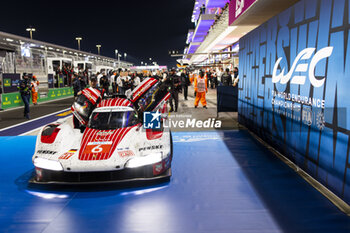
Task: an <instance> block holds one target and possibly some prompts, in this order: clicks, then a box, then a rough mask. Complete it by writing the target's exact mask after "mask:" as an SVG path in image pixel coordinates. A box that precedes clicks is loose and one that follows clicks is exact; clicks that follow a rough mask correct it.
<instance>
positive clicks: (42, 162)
mask: <svg viewBox="0 0 350 233" xmlns="http://www.w3.org/2000/svg"><path fill="white" fill-rule="evenodd" d="M34 166H35V167H38V168H42V169H47V170H52V171H63V167H62V165H61V163H60V162H58V161H54V160H49V159H43V158H35V159H34Z"/></svg>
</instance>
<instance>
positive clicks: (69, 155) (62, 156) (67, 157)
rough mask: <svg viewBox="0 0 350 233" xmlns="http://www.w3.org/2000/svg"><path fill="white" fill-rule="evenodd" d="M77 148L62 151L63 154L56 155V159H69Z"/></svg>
mask: <svg viewBox="0 0 350 233" xmlns="http://www.w3.org/2000/svg"><path fill="white" fill-rule="evenodd" d="M77 151H78V150H76V149H71V150H69V151H68V152H66V153H64V154H63V155H61V156H60V157H58V159H64V160H67V159H69V158H70V157H72V156H73V155H74V154H75V152H77Z"/></svg>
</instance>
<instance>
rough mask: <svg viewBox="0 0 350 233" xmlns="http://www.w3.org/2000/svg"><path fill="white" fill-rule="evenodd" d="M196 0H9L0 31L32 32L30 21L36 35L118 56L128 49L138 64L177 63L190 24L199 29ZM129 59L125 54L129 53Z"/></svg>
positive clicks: (35, 37) (134, 61) (89, 50)
mask: <svg viewBox="0 0 350 233" xmlns="http://www.w3.org/2000/svg"><path fill="white" fill-rule="evenodd" d="M193 6H194V0H137V1H135V0H123V1H120V0H119V1H118V0H114V1H111V0H109V1H107V0H98V1H86V0H85V1H82V0H78V1H75V0H71V1H64V0H63V1H62V0H60V1H47V0H45V1H35V0H34V1H23V3H21V1H5V2H3V3H2V10H1V14H0V30H1V31H3V32H8V33H12V34H16V35H21V36H26V37H28V36H29V33H28V32H26V30H25V29H26V28H27V27H28V26H33V27H34V28H36V32H34V34H33V39H37V40H40V41H45V42H50V43H54V44H58V45H63V46H66V47H70V48H75V49H77V41H76V40H75V38H76V37H77V36H81V37H83V40H82V42H81V49H82V50H83V51H86V52H93V53H97V48H96V44H101V45H102V48H101V55H104V56H108V57H115V55H114V50H115V49H118V50H119V51H120V52H121V53H122V54H124V52H126V53H127V54H128V56H127V60H128V61H130V62H133V63H135V64H140V62H141V61H144V62H149V58H150V57H151V58H152V59H153V61H156V62H158V64H159V65H169V66H174V65H175V64H176V58H171V57H170V56H169V54H168V51H169V50H174V49H175V50H179V52H181V53H182V52H183V48H184V46H185V43H186V37H187V32H188V29H190V28H193V27H194V25H193V24H192V23H191V14H192V10H193ZM123 59H124V58H123Z"/></svg>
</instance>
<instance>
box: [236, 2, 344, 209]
mask: <svg viewBox="0 0 350 233" xmlns="http://www.w3.org/2000/svg"><path fill="white" fill-rule="evenodd" d="M349 5H350V0H307V1H305V0H303V1H300V2H299V3H297V4H296V5H294V6H293V7H291V8H289V9H287V10H286V11H284V12H282V13H281V14H279V15H277V16H276V17H274V18H272V19H270V20H269V21H267V22H266V23H264V24H263V25H261V26H260V27H258V28H257V29H255V30H254V31H252V32H251V33H249V34H247V35H246V36H245V37H243V38H242V39H241V40H240V42H239V43H240V53H239V59H240V62H239V64H240V74H241V75H240V76H241V80H240V83H239V103H238V104H239V105H238V112H239V121H240V122H241V123H242V124H244V125H246V126H247V127H248V128H250V129H251V130H253V131H254V132H256V133H257V134H259V135H260V136H261V137H262V138H264V139H265V140H266V141H268V142H269V143H271V145H272V146H274V147H275V148H276V149H278V150H279V151H280V152H282V153H284V154H285V155H287V156H288V157H289V159H291V160H292V161H293V162H295V163H296V164H297V165H299V166H300V167H301V168H302V169H304V170H305V171H306V172H308V173H309V174H310V175H311V176H313V177H314V178H316V179H317V180H318V181H320V182H321V183H322V184H324V185H325V186H326V187H328V188H329V189H330V190H332V191H333V192H334V193H336V194H337V195H338V196H339V197H341V198H342V199H343V200H345V201H346V202H347V203H348V204H350V164H349V149H350V138H349V135H350V131H349V130H350V112H349V111H350V108H349V107H350V37H349V31H350V30H349V29H350V27H349V23H350V18H349V14H350V12H349V11H350V8H349Z"/></svg>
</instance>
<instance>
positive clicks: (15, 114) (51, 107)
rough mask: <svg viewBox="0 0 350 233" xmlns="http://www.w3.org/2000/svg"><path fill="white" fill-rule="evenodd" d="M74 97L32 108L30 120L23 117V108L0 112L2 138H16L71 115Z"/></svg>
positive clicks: (32, 106) (40, 104)
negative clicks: (70, 109)
mask: <svg viewBox="0 0 350 233" xmlns="http://www.w3.org/2000/svg"><path fill="white" fill-rule="evenodd" d="M72 103H73V97H70V98H65V99H60V100H56V101H50V102H44V103H39V104H38V105H31V106H30V117H31V119H30V120H27V119H26V118H24V117H23V107H20V108H16V109H9V110H5V111H1V112H0V136H16V135H20V134H22V133H24V132H28V131H30V130H33V129H35V128H38V127H41V126H44V125H45V124H48V123H51V122H53V121H56V120H57V119H59V118H63V117H66V116H68V115H69V114H70V112H69V108H70V106H71V105H72Z"/></svg>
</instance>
